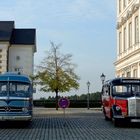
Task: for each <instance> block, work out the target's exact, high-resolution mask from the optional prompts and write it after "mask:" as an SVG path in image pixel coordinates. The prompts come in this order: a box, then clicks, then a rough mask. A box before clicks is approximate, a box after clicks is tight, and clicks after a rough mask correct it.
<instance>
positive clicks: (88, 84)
mask: <svg viewBox="0 0 140 140" xmlns="http://www.w3.org/2000/svg"><path fill="white" fill-rule="evenodd" d="M89 87H90V82H89V81H88V82H87V88H88V95H87V109H89V98H90V94H89Z"/></svg>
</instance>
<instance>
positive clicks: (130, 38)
mask: <svg viewBox="0 0 140 140" xmlns="http://www.w3.org/2000/svg"><path fill="white" fill-rule="evenodd" d="M128 37H129V48H130V47H132V23H131V22H130V23H129V36H128Z"/></svg>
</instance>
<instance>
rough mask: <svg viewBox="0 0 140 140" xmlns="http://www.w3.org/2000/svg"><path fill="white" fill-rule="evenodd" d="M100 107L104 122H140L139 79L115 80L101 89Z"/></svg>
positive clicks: (107, 82)
mask: <svg viewBox="0 0 140 140" xmlns="http://www.w3.org/2000/svg"><path fill="white" fill-rule="evenodd" d="M102 107H103V113H104V116H105V119H106V120H113V122H114V125H115V126H117V125H118V124H120V122H121V121H122V120H123V121H129V122H140V79H137V78H115V79H112V80H108V81H106V82H105V83H104V84H103V87H102Z"/></svg>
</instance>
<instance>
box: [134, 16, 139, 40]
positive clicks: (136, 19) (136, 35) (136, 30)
mask: <svg viewBox="0 0 140 140" xmlns="http://www.w3.org/2000/svg"><path fill="white" fill-rule="evenodd" d="M138 42H139V21H138V16H136V17H135V43H138Z"/></svg>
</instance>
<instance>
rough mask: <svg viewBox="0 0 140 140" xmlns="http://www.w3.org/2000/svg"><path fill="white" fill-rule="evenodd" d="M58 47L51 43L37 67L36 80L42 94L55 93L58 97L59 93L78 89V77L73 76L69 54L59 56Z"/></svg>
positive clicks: (73, 66) (72, 66)
mask: <svg viewBox="0 0 140 140" xmlns="http://www.w3.org/2000/svg"><path fill="white" fill-rule="evenodd" d="M59 47H60V45H55V44H54V43H53V42H51V50H50V51H48V52H47V54H46V57H45V58H44V59H43V61H42V62H41V64H40V65H39V66H38V67H37V68H38V73H37V75H36V79H39V84H40V85H41V89H40V90H42V91H44V92H50V91H51V92H55V93H56V97H58V93H59V92H68V91H70V90H71V89H78V88H79V83H78V80H79V77H78V76H77V75H76V74H75V72H74V68H75V66H76V65H74V64H73V63H72V62H71V60H72V55H71V54H66V55H64V54H61V53H60V52H59Z"/></svg>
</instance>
